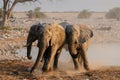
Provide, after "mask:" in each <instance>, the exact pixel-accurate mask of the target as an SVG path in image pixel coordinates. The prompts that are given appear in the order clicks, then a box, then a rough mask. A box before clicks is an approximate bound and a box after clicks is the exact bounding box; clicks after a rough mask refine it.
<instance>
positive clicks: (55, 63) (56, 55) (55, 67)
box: [53, 49, 62, 70]
mask: <svg viewBox="0 0 120 80" xmlns="http://www.w3.org/2000/svg"><path fill="white" fill-rule="evenodd" d="M61 51H62V49H60V50H59V51H57V53H56V54H55V58H54V64H53V69H54V70H57V68H58V58H59V56H60V54H61Z"/></svg>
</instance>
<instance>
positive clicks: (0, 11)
mask: <svg viewBox="0 0 120 80" xmlns="http://www.w3.org/2000/svg"><path fill="white" fill-rule="evenodd" d="M1 17H2V8H0V18H1Z"/></svg>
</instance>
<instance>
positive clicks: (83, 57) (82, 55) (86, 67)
mask: <svg viewBox="0 0 120 80" xmlns="http://www.w3.org/2000/svg"><path fill="white" fill-rule="evenodd" d="M81 57H82V60H83V66H84V68H85V69H86V70H87V71H88V70H90V68H89V63H88V59H87V55H86V53H85V51H84V50H82V52H81Z"/></svg>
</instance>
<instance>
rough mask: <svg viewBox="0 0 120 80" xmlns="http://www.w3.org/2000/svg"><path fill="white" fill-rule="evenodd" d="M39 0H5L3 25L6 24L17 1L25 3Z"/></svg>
mask: <svg viewBox="0 0 120 80" xmlns="http://www.w3.org/2000/svg"><path fill="white" fill-rule="evenodd" d="M30 1H37V0H3V15H2V18H3V20H2V25H1V26H5V25H6V24H7V21H8V19H9V17H10V14H11V12H12V10H13V8H14V7H15V5H16V4H17V3H24V2H30Z"/></svg>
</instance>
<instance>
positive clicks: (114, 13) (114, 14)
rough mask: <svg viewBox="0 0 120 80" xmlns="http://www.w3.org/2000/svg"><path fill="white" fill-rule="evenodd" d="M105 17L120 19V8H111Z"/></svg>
mask: <svg viewBox="0 0 120 80" xmlns="http://www.w3.org/2000/svg"><path fill="white" fill-rule="evenodd" d="M105 17H106V18H108V19H117V20H120V8H118V7H116V8H112V9H110V10H109V11H108V12H107V13H106V15H105Z"/></svg>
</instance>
